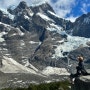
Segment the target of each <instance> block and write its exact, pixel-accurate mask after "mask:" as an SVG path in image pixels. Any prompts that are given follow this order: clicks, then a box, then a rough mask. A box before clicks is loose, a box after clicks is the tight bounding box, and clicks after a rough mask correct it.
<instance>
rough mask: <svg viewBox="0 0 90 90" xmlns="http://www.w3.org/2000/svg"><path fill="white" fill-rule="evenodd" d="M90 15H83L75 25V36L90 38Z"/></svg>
mask: <svg viewBox="0 0 90 90" xmlns="http://www.w3.org/2000/svg"><path fill="white" fill-rule="evenodd" d="M89 28H90V13H87V14H83V15H82V16H81V17H79V18H77V19H76V21H75V23H74V28H73V35H75V36H81V37H87V38H90V29H89Z"/></svg>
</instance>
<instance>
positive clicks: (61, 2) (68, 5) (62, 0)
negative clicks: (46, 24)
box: [50, 0, 75, 18]
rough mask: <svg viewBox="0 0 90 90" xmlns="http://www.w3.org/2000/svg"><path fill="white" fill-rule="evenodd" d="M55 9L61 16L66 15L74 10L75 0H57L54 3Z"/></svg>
mask: <svg viewBox="0 0 90 90" xmlns="http://www.w3.org/2000/svg"><path fill="white" fill-rule="evenodd" d="M50 3H51V5H52V6H53V8H54V10H55V11H56V13H57V14H58V15H59V16H60V17H63V18H64V17H66V15H67V14H69V13H70V12H71V10H72V7H73V6H74V5H75V0H57V2H55V3H52V2H50Z"/></svg>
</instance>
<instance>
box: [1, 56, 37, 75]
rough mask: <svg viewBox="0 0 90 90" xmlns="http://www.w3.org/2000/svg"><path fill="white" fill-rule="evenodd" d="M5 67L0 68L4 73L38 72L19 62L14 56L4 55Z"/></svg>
mask: <svg viewBox="0 0 90 90" xmlns="http://www.w3.org/2000/svg"><path fill="white" fill-rule="evenodd" d="M2 61H3V62H2V63H3V67H2V68H0V70H1V71H2V72H4V73H32V74H36V72H35V71H34V70H32V69H30V68H27V67H25V66H23V65H21V64H19V63H18V62H16V61H15V60H14V59H12V58H8V57H6V56H3V60H2Z"/></svg>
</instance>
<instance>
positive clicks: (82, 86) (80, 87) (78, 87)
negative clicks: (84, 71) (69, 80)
mask: <svg viewBox="0 0 90 90" xmlns="http://www.w3.org/2000/svg"><path fill="white" fill-rule="evenodd" d="M71 90H90V75H89V76H81V77H80V78H76V79H75V83H74V85H72V89H71Z"/></svg>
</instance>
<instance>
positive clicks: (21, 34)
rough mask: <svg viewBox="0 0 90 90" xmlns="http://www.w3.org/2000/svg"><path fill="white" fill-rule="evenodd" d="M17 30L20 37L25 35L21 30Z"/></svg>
mask: <svg viewBox="0 0 90 90" xmlns="http://www.w3.org/2000/svg"><path fill="white" fill-rule="evenodd" d="M17 29H18V34H19V35H20V36H23V35H24V33H23V32H22V31H21V30H20V29H19V28H17Z"/></svg>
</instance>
